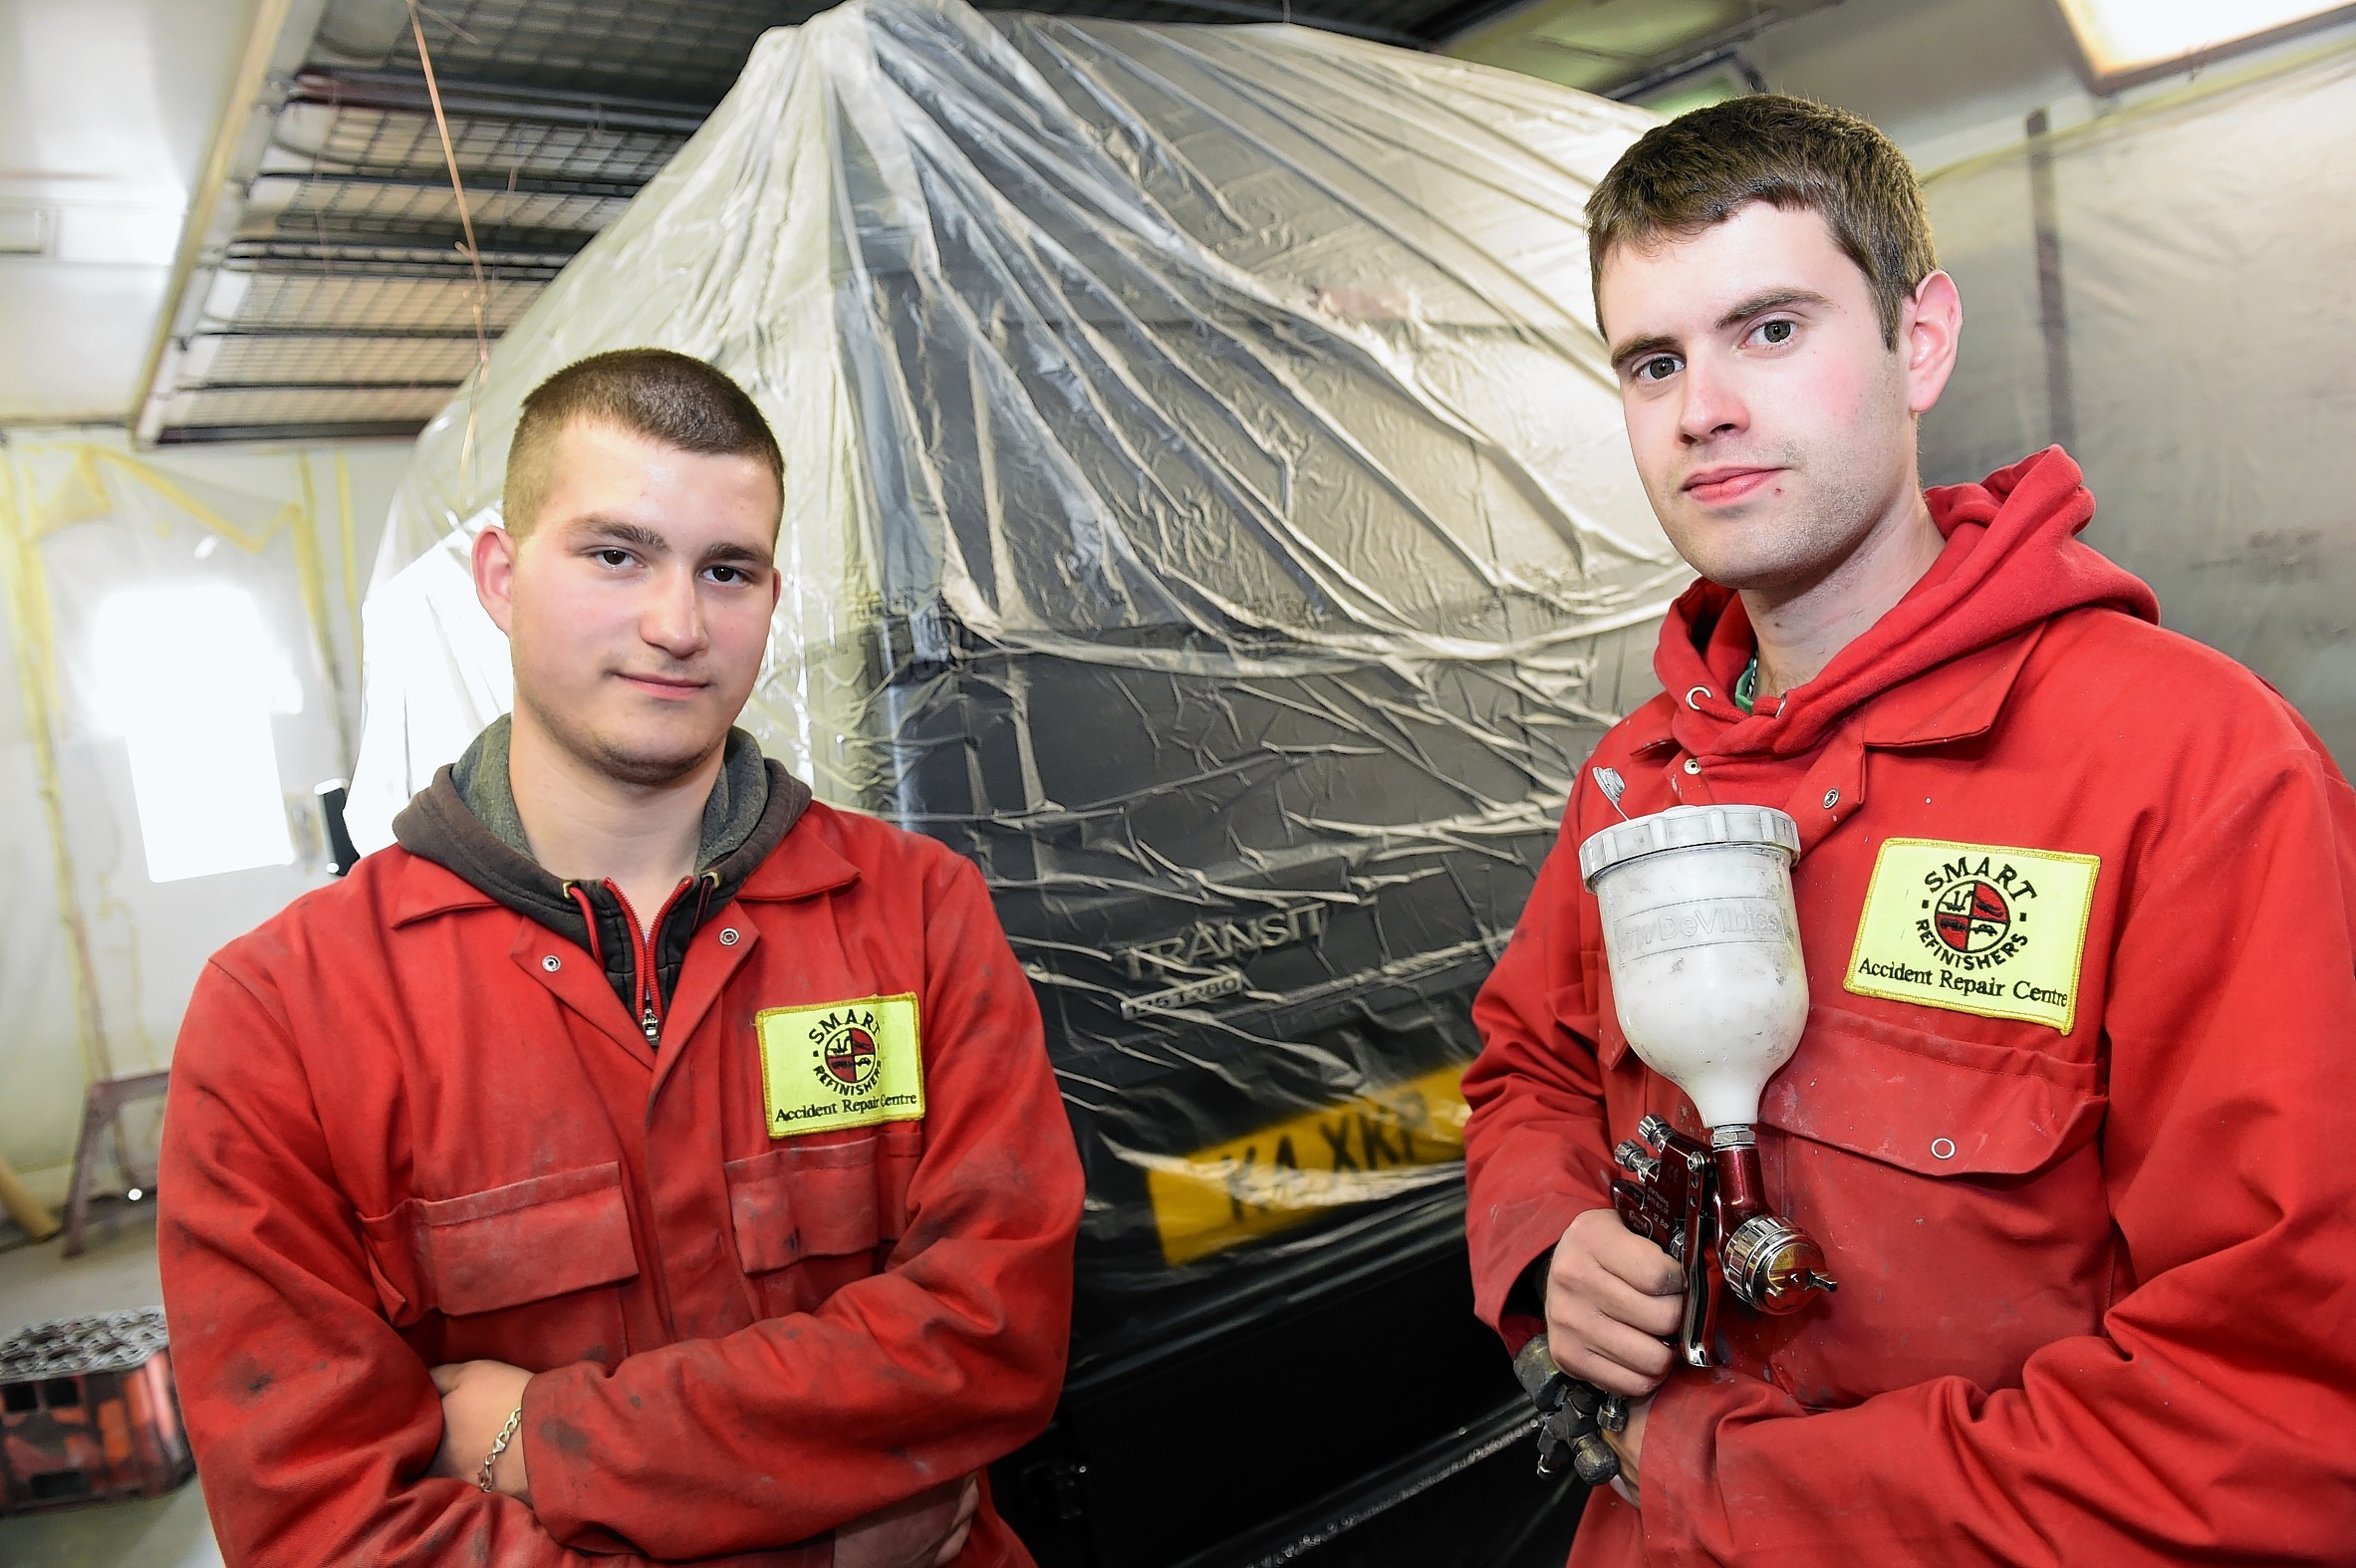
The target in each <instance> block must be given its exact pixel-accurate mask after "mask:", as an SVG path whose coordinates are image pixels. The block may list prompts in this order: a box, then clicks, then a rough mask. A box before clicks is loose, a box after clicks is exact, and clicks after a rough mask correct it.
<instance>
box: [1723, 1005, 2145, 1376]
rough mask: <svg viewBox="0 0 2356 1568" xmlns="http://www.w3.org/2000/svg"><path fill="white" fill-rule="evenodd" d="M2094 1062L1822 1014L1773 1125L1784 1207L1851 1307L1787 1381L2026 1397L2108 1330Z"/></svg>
mask: <svg viewBox="0 0 2356 1568" xmlns="http://www.w3.org/2000/svg"><path fill="white" fill-rule="evenodd" d="M2105 1105H2106V1101H2105V1100H2104V1099H2103V1097H2102V1096H2101V1095H2100V1094H2099V1093H2097V1083H2096V1075H2095V1070H2094V1068H2093V1066H2092V1065H2091V1064H2080V1063H2074V1062H2070V1061H2067V1060H2065V1059H2062V1058H2060V1057H2057V1056H2053V1055H2049V1054H2047V1053H2045V1052H2042V1051H2038V1050H2034V1049H2030V1048H2027V1047H2023V1046H2006V1045H1996V1044H1988V1043H1984V1042H1978V1041H1970V1040H1962V1039H1955V1038H1950V1037H1947V1036H1942V1035H1935V1034H1930V1033H1927V1032H1925V1031H1923V1030H1920V1029H1914V1028H1909V1027H1906V1026H1904V1025H1900V1024H1897V1023H1893V1022H1888V1021H1885V1020H1883V1019H1878V1018H1871V1017H1867V1016H1865V1015H1863V1014H1861V1013H1854V1012H1850V1011H1848V1010H1847V1009H1845V1008H1841V1007H1836V1006H1827V1005H1825V1004H1823V1003H1818V1004H1817V1005H1815V1006H1813V1007H1811V1008H1810V1009H1809V1013H1808V1028H1807V1033H1806V1035H1805V1036H1803V1038H1802V1040H1801V1043H1800V1048H1799V1051H1798V1053H1797V1054H1796V1055H1794V1056H1793V1058H1792V1060H1791V1062H1790V1063H1789V1064H1788V1065H1787V1066H1785V1067H1784V1068H1783V1070H1782V1071H1781V1072H1779V1073H1777V1074H1776V1075H1775V1077H1774V1078H1773V1079H1772V1080H1771V1081H1770V1082H1769V1083H1768V1085H1767V1091H1766V1094H1765V1096H1764V1097H1763V1098H1762V1100H1761V1102H1760V1120H1761V1121H1762V1122H1763V1123H1764V1124H1766V1125H1767V1126H1769V1127H1774V1128H1778V1129H1780V1130H1782V1131H1783V1132H1784V1133H1785V1134H1787V1135H1789V1136H1787V1137H1785V1138H1782V1139H1778V1140H1775V1141H1774V1143H1775V1147H1774V1149H1773V1150H1772V1152H1771V1153H1770V1152H1769V1148H1768V1145H1767V1142H1766V1141H1765V1140H1762V1141H1761V1152H1762V1154H1768V1155H1769V1166H1770V1169H1769V1172H1768V1185H1769V1188H1770V1191H1769V1196H1770V1199H1771V1200H1778V1199H1779V1200H1780V1204H1781V1206H1783V1208H1784V1211H1785V1212H1786V1213H1789V1214H1790V1215H1791V1216H1792V1217H1793V1219H1794V1220H1795V1221H1796V1222H1798V1223H1799V1224H1802V1225H1804V1226H1806V1227H1807V1228H1808V1230H1809V1231H1810V1232H1811V1233H1812V1234H1814V1235H1815V1236H1816V1237H1817V1238H1818V1239H1819V1240H1820V1241H1822V1242H1823V1243H1824V1246H1825V1249H1826V1253H1827V1257H1828V1259H1829V1262H1830V1264H1831V1272H1832V1273H1833V1275H1834V1276H1835V1277H1836V1278H1838V1279H1839V1280H1840V1282H1841V1290H1840V1294H1839V1295H1838V1296H1837V1297H1835V1298H1833V1299H1831V1300H1830V1301H1828V1302H1827V1303H1826V1304H1825V1305H1824V1307H1823V1309H1822V1316H1821V1317H1820V1318H1815V1319H1812V1320H1811V1322H1810V1324H1809V1327H1808V1331H1807V1333H1806V1334H1804V1335H1802V1336H1799V1337H1797V1338H1794V1339H1793V1340H1792V1341H1791V1342H1790V1343H1789V1344H1788V1345H1785V1346H1783V1347H1781V1349H1780V1350H1778V1351H1777V1352H1775V1354H1774V1355H1773V1357H1771V1358H1770V1359H1771V1360H1773V1361H1774V1362H1775V1364H1776V1368H1777V1375H1776V1378H1775V1381H1777V1382H1779V1383H1783V1384H1784V1385H1785V1386H1786V1387H1788V1388H1790V1389H1792V1391H1793V1392H1794V1393H1795V1394H1797V1395H1798V1396H1799V1397H1800V1398H1801V1399H1802V1400H1803V1401H1804V1402H1806V1403H1808V1404H1811V1405H1818V1406H1824V1405H1833V1406H1839V1405H1847V1404H1852V1403H1855V1402H1856V1401H1858V1400H1862V1399H1866V1398H1869V1397H1871V1396H1872V1395H1875V1394H1879V1393H1882V1392H1885V1391H1886V1390H1889V1389H1893V1388H1903V1387H1909V1386H1912V1385H1914V1384H1917V1383H1921V1382H1924V1381H1926V1380H1928V1379H1930V1378H1934V1377H1940V1376H1948V1375H1953V1376H1960V1377H1963V1378H1967V1379H1969V1380H1970V1381H1971V1382H1973V1383H1974V1384H1976V1385H1978V1386H1979V1387H1981V1388H2005V1387H2016V1386H2017V1385H2018V1383H2019V1380H2020V1367H2021V1364H2022V1363H2023V1362H2024V1361H2025V1360H2026V1359H2027V1358H2028V1356H2029V1355H2030V1354H2031V1353H2032V1352H2034V1351H2035V1350H2037V1349H2038V1348H2039V1347H2041V1346H2044V1345H2048V1344H2051V1343H2052V1342H2053V1341H2055V1340H2057V1339H2063V1338H2067V1337H2069V1336H2071V1335H2077V1334H2087V1333H2092V1332H2094V1331H2095V1330H2096V1329H2097V1327H2098V1326H2099V1324H2100V1322H2101V1318H2102V1313H2103V1311H2104V1310H2105V1308H2106V1307H2107V1306H2108V1305H2109V1290H2110V1287H2111V1269H2112V1263H2113V1259H2112V1241H2111V1225H2110V1217H2109V1214H2110V1211H2109V1205H2108V1201H2107V1198H2106V1195H2105V1190H2104V1187H2103V1182H2102V1169H2101V1161H2100V1158H2099V1153H2098V1145H2097V1142H2096V1139H2095V1134H2096V1133H2097V1131H2098V1130H2099V1129H2100V1127H2101V1124H2102V1118H2103V1111H2104V1108H2105Z"/></svg>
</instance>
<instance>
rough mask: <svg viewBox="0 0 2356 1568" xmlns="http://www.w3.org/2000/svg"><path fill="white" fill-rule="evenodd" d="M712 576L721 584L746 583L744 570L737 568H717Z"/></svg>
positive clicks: (712, 571) (712, 570) (713, 570)
mask: <svg viewBox="0 0 2356 1568" xmlns="http://www.w3.org/2000/svg"><path fill="white" fill-rule="evenodd" d="M711 575H712V577H713V578H714V579H715V580H716V581H718V582H721V583H741V582H744V581H746V578H745V575H744V569H743V568H742V567H737V566H715V567H713V568H712V569H711Z"/></svg>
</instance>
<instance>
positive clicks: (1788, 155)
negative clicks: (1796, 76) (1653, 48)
mask: <svg viewBox="0 0 2356 1568" xmlns="http://www.w3.org/2000/svg"><path fill="white" fill-rule="evenodd" d="M1753 201H1764V202H1766V203H1767V204H1768V205H1770V206H1775V207H1781V208H1783V209H1785V210H1786V211H1791V210H1795V209H1796V210H1805V211H1809V212H1813V213H1815V214H1816V215H1817V216H1819V217H1821V218H1823V219H1824V222H1825V226H1826V227H1828V228H1830V229H1831V230H1832V237H1833V240H1834V242H1835V243H1837V244H1838V245H1839V246H1840V247H1841V249H1842V250H1843V251H1844V252H1846V253H1847V255H1848V257H1849V259H1850V260H1851V261H1853V262H1855V263H1857V270H1858V271H1860V272H1862V273H1864V274H1865V281H1866V284H1867V286H1868V287H1869V288H1871V289H1872V291H1873V297H1874V308H1875V310H1876V312H1877V313H1878V314H1879V315H1880V317H1881V322H1882V341H1883V343H1884V344H1885V345H1886V346H1887V347H1889V348H1892V349H1895V348H1897V347H1898V317H1899V313H1900V312H1901V311H1902V310H1904V309H1905V307H1906V302H1907V300H1908V299H1909V298H1911V297H1912V296H1913V294H1914V292H1915V290H1916V289H1917V288H1919V287H1920V286H1921V285H1922V282H1923V280H1924V279H1925V278H1927V277H1929V276H1930V275H1931V274H1932V273H1934V272H1936V271H1937V270H1938V269H1939V256H1938V253H1937V252H1936V251H1935V250H1933V248H1932V245H1931V219H1930V215H1929V214H1928V213H1927V212H1926V211H1925V210H1924V207H1923V187H1922V185H1921V184H1920V183H1919V182H1917V180H1916V179H1915V171H1914V168H1913V166H1912V165H1910V164H1909V163H1908V162H1907V161H1906V155H1905V154H1904V153H1902V152H1900V151H1899V150H1898V148H1897V147H1895V146H1893V145H1892V144H1891V142H1890V138H1889V137H1888V136H1885V135H1883V134H1882V133H1881V132H1880V131H1876V130H1875V129H1874V128H1873V127H1872V126H1870V125H1868V124H1866V123H1865V122H1864V121H1862V120H1860V119H1858V118H1857V117H1856V116H1855V115H1851V114H1845V113H1843V112H1842V111H1840V110H1837V109H1832V108H1829V107H1827V106H1825V105H1823V104H1814V103H1810V102H1809V101H1808V100H1806V99H1804V98H1787V97H1785V96H1783V95H1782V94H1779V93H1760V94H1756V95H1753V96H1751V97H1748V98H1733V99H1728V100H1726V101H1725V102H1724V103H1720V104H1711V105H1708V106H1707V107H1705V108H1702V109H1697V110H1694V111H1692V112H1691V113H1689V114H1684V115H1680V116H1679V117H1678V118H1677V119H1675V120H1673V121H1671V122H1669V124H1667V125H1665V126H1655V127H1654V128H1653V129H1652V130H1650V131H1646V132H1645V133H1644V134H1643V135H1642V136H1641V137H1639V138H1638V139H1637V142H1636V144H1635V145H1634V146H1631V147H1630V148H1629V149H1628V150H1627V151H1626V152H1623V153H1621V154H1620V161H1619V162H1617V163H1614V164H1613V165H1612V170H1611V172H1610V173H1608V174H1606V175H1605V176H1604V178H1603V183H1601V184H1599V185H1597V186H1596V187H1595V193H1594V194H1593V195H1591V196H1589V197H1588V198H1587V267H1588V281H1589V283H1590V284H1592V285H1596V286H1600V285H1601V284H1602V281H1603V265H1604V258H1605V257H1607V256H1609V255H1610V254H1611V253H1612V250H1613V248H1614V247H1615V246H1620V245H1628V246H1633V247H1635V248H1636V249H1639V250H1642V249H1644V248H1646V247H1647V246H1650V245H1655V244H1658V243H1660V242H1662V241H1663V240H1677V239H1686V238H1690V237H1691V236H1693V235H1695V234H1699V233H1700V232H1702V230H1703V229H1705V228H1707V227H1709V226H1710V225H1711V224H1713V223H1722V222H1724V221H1725V220H1726V219H1727V218H1729V217H1732V216H1733V215H1734V213H1735V212H1736V211H1737V210H1739V209H1740V208H1742V207H1744V206H1746V205H1748V204H1749V203H1751V202H1753ZM1598 311H1599V314H1600V311H1601V306H1600V305H1599V306H1598ZM1599 325H1600V322H1599Z"/></svg>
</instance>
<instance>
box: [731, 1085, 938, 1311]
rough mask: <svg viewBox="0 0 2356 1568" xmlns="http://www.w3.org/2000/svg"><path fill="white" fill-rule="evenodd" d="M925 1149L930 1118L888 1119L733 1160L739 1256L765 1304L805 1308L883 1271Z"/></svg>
mask: <svg viewBox="0 0 2356 1568" xmlns="http://www.w3.org/2000/svg"><path fill="white" fill-rule="evenodd" d="M923 1149H924V1124H922V1123H921V1122H890V1123H886V1124H885V1125H884V1126H882V1127H879V1128H875V1129H872V1130H866V1131H861V1132H856V1133H821V1134H816V1135H813V1136H811V1137H809V1138H804V1139H797V1140H795V1141H794V1142H792V1143H789V1144H786V1145H784V1146H783V1147H781V1148H778V1149H772V1150H770V1151H769V1152H768V1153H766V1154H760V1155H754V1156H752V1157H751V1158H749V1159H745V1160H731V1161H729V1162H728V1163H727V1165H726V1166H725V1167H724V1168H723V1171H724V1173H725V1175H726V1176H727V1181H728V1214H729V1220H730V1223H731V1224H732V1225H733V1226H734V1228H735V1232H736V1255H737V1260H738V1261H739V1262H741V1263H742V1264H743V1265H744V1272H745V1273H746V1274H747V1275H750V1276H753V1278H754V1280H755V1283H756V1285H757V1287H758V1290H757V1294H758V1295H759V1298H760V1304H761V1308H762V1310H763V1311H764V1312H765V1313H768V1314H776V1313H782V1312H807V1311H809V1310H810V1309H811V1308H813V1307H815V1306H816V1305H818V1303H819V1302H821V1301H823V1300H825V1299H826V1297H827V1296H828V1295H830V1294H832V1293H833V1292H834V1291H835V1290H837V1289H839V1288H841V1287H842V1286H843V1285H846V1284H848V1283H850V1282H851V1281H852V1280H854V1279H864V1278H865V1277H867V1276H868V1275H870V1274H872V1273H874V1272H875V1271H876V1268H877V1266H878V1264H879V1263H880V1261H881V1257H882V1253H883V1251H884V1250H885V1249H886V1248H887V1247H889V1246H890V1245H891V1243H893V1242H895V1241H897V1240H899V1239H900V1237H901V1234H902V1232H903V1231H904V1230H906V1228H907V1226H908V1193H909V1182H910V1181H911V1180H912V1179H913V1178H914V1177H915V1176H916V1162H917V1159H918V1158H919V1157H920V1156H921V1154H922V1153H923Z"/></svg>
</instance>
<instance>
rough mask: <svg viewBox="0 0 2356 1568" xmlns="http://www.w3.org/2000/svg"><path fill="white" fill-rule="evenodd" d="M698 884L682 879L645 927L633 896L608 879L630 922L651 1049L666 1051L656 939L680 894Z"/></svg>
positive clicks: (642, 1023)
mask: <svg viewBox="0 0 2356 1568" xmlns="http://www.w3.org/2000/svg"><path fill="white" fill-rule="evenodd" d="M694 885H695V879H694V878H692V877H687V878H682V879H680V882H679V885H678V886H677V887H675V888H673V889H671V890H670V897H669V898H667V899H665V900H663V901H662V908H661V909H659V910H657V911H655V912H654V924H653V925H641V924H640V923H639V916H638V912H637V911H636V910H634V909H632V908H631V907H630V897H629V895H627V894H625V893H624V892H623V891H622V890H621V889H620V888H618V887H616V886H615V885H614V882H613V880H612V879H611V878H609V879H607V882H606V890H607V891H608V892H609V893H611V894H613V895H614V898H615V899H616V901H617V902H619V903H620V904H621V906H622V913H623V914H624V915H626V916H628V917H629V919H630V933H631V969H632V976H631V979H632V986H633V989H634V990H636V991H637V993H638V1003H639V1005H638V1013H639V1027H640V1028H641V1029H643V1030H645V1031H646V1035H647V1045H648V1047H649V1049H652V1050H660V1049H661V1048H662V987H661V986H659V985H657V984H656V983H655V982H654V939H655V937H656V936H657V935H658V934H659V933H660V932H661V930H662V922H663V921H664V920H667V919H668V918H670V912H671V909H672V907H673V906H675V905H676V904H677V903H678V902H679V895H680V894H682V893H685V892H686V891H687V890H688V889H689V888H691V887H693V886H694Z"/></svg>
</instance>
